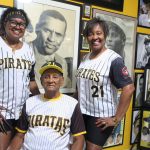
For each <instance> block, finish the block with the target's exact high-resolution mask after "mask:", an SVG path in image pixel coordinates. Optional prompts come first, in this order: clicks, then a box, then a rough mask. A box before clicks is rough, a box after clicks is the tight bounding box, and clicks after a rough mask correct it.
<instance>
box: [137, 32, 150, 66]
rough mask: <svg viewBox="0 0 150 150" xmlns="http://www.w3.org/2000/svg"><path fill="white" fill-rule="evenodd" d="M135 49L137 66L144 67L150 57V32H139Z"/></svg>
mask: <svg viewBox="0 0 150 150" xmlns="http://www.w3.org/2000/svg"><path fill="white" fill-rule="evenodd" d="M136 41H137V42H136V51H135V68H136V69H144V68H145V65H146V64H147V63H148V59H149V57H150V53H149V49H150V45H149V43H150V34H142V33H137V36H136Z"/></svg>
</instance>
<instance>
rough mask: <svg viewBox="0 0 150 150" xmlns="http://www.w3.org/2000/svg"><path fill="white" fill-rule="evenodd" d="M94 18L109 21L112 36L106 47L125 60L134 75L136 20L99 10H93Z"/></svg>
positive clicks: (108, 38)
mask: <svg viewBox="0 0 150 150" xmlns="http://www.w3.org/2000/svg"><path fill="white" fill-rule="evenodd" d="M93 17H100V18H101V19H103V20H105V21H107V23H108V26H109V31H110V34H109V36H108V37H107V39H106V46H107V48H110V49H112V50H114V51H116V52H117V53H118V54H119V55H121V56H122V57H123V58H124V60H125V65H126V66H127V68H128V70H129V73H130V74H131V75H132V74H133V67H134V55H135V40H136V26H137V21H136V18H132V17H127V16H123V15H119V14H115V13H110V12H106V11H102V10H99V9H93Z"/></svg>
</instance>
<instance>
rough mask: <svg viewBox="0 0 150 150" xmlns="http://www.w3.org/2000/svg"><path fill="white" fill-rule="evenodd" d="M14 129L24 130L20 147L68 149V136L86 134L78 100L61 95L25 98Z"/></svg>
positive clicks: (25, 148) (48, 149) (27, 148)
mask: <svg viewBox="0 0 150 150" xmlns="http://www.w3.org/2000/svg"><path fill="white" fill-rule="evenodd" d="M16 129H17V131H18V132H21V133H26V134H25V137H24V143H23V147H22V149H23V150H69V149H70V148H69V143H70V136H71V135H72V136H78V135H81V134H85V127H84V122H83V118H82V114H81V111H80V108H79V105H78V102H77V100H75V99H74V98H72V97H70V96H67V95H64V94H61V95H60V96H59V97H58V98H55V99H50V100H46V99H45V98H44V96H43V94H40V95H36V96H32V97H30V98H29V99H27V101H26V103H25V104H24V107H23V110H22V114H21V116H20V119H19V121H18V125H17V127H16Z"/></svg>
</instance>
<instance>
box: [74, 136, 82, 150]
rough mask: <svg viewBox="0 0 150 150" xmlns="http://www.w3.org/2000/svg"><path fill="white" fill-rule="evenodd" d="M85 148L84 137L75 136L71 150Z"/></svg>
mask: <svg viewBox="0 0 150 150" xmlns="http://www.w3.org/2000/svg"><path fill="white" fill-rule="evenodd" d="M83 146H84V136H83V135H79V136H74V137H73V144H72V145H71V150H83Z"/></svg>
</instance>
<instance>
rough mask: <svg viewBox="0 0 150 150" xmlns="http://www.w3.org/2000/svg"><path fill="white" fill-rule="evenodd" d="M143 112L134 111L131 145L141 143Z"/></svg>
mask: <svg viewBox="0 0 150 150" xmlns="http://www.w3.org/2000/svg"><path fill="white" fill-rule="evenodd" d="M140 126H141V110H134V111H132V122H131V136H130V144H135V143H139V142H140Z"/></svg>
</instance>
